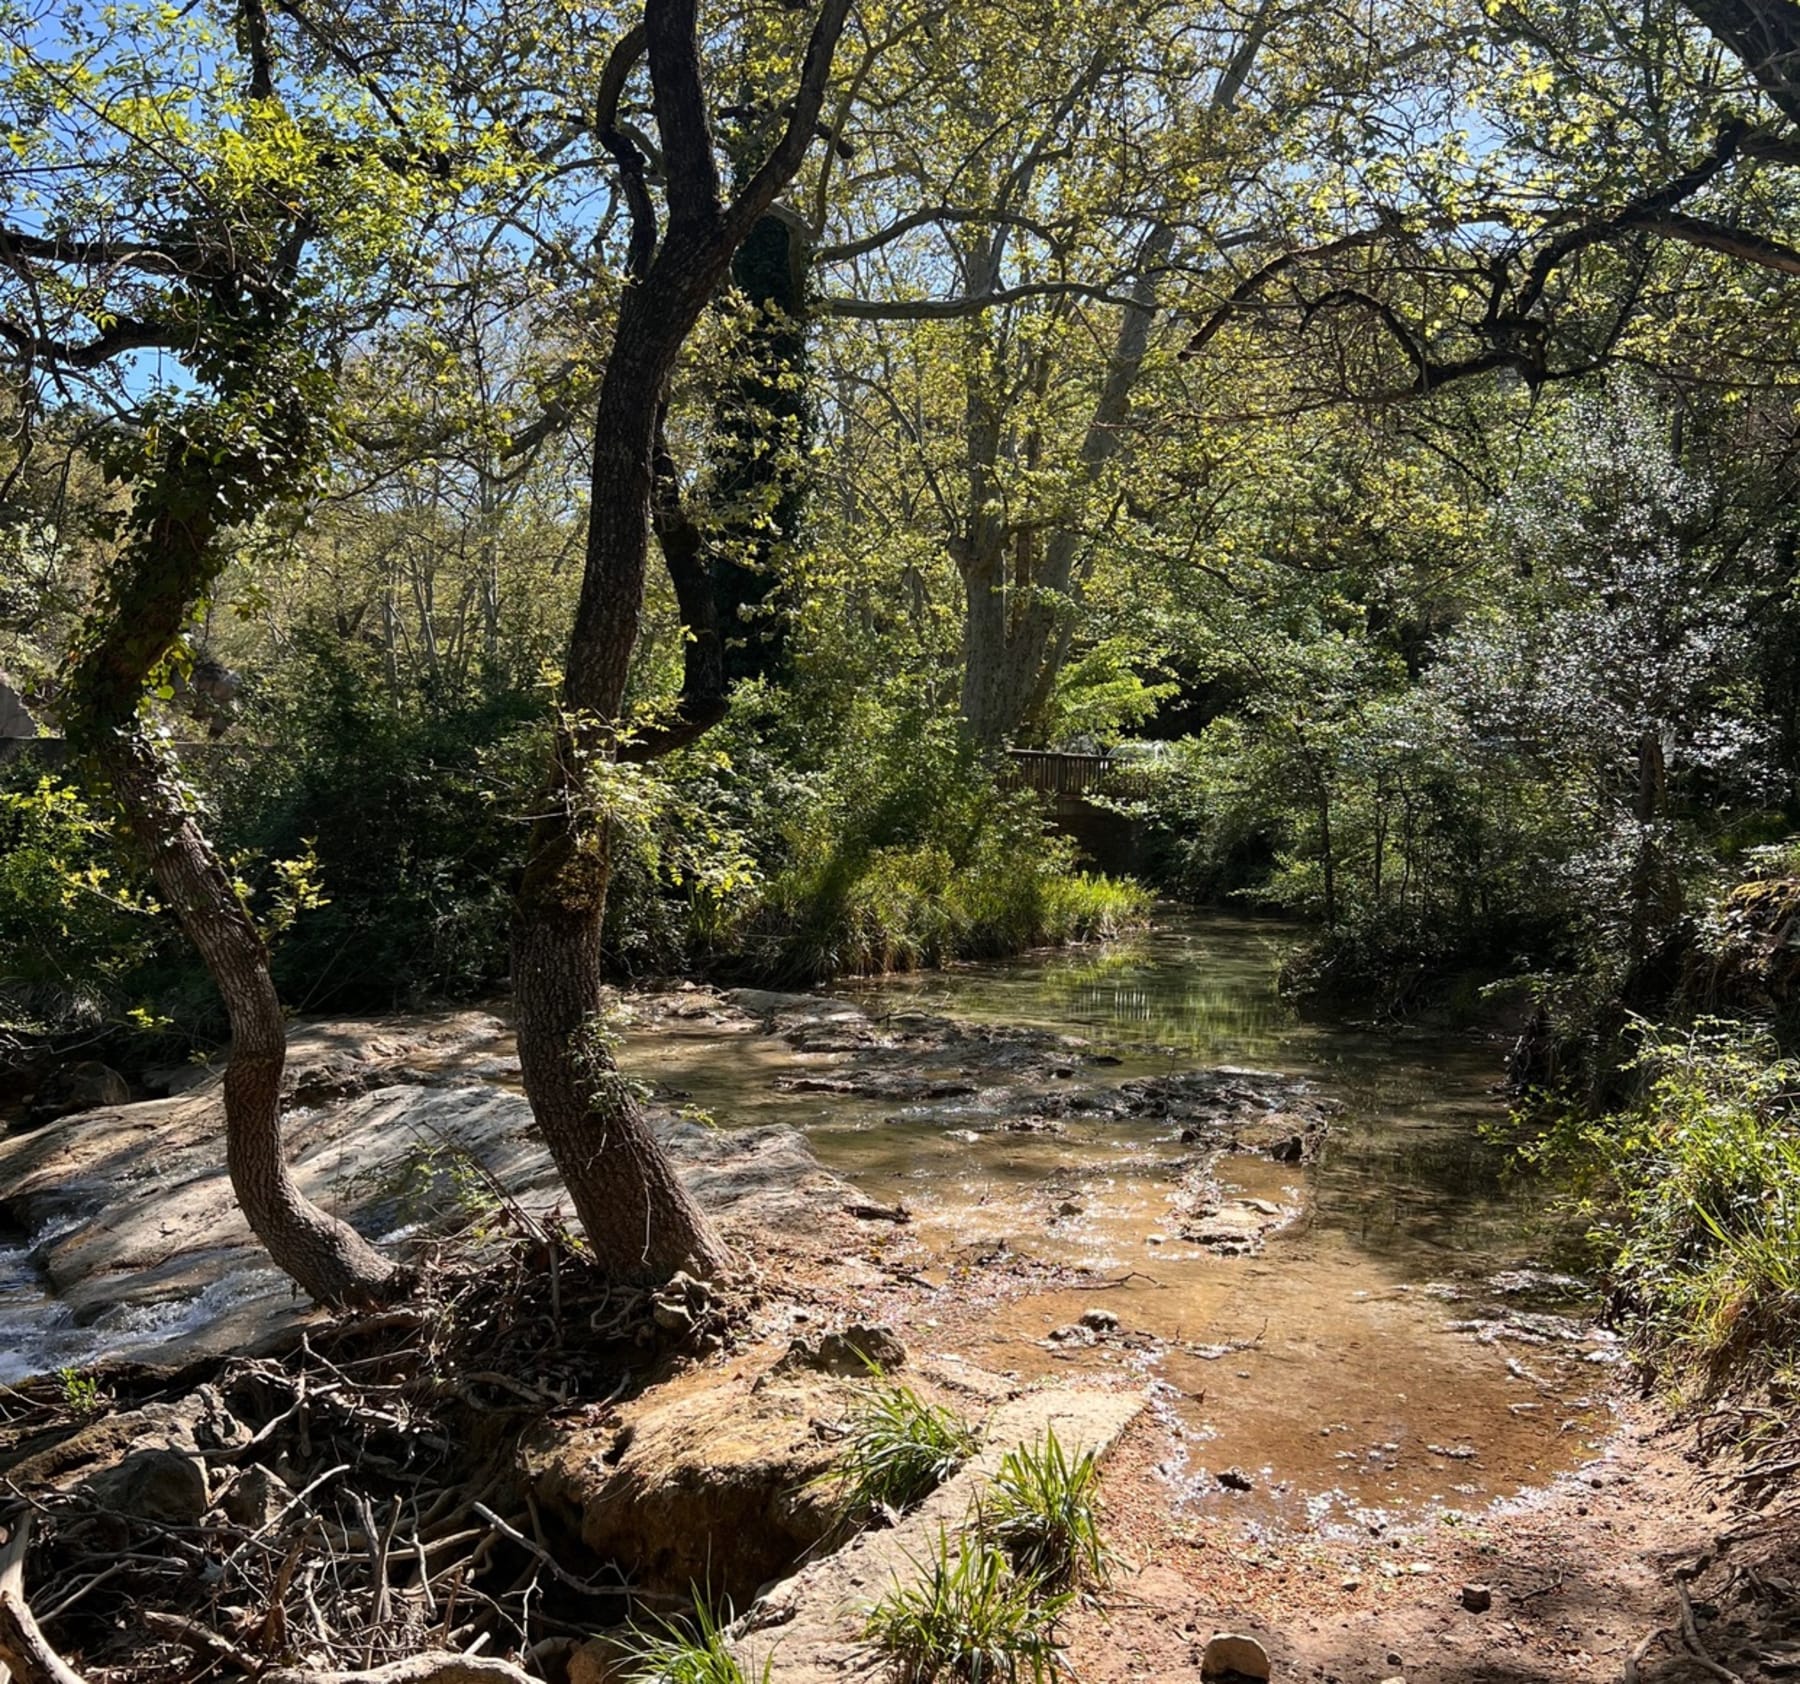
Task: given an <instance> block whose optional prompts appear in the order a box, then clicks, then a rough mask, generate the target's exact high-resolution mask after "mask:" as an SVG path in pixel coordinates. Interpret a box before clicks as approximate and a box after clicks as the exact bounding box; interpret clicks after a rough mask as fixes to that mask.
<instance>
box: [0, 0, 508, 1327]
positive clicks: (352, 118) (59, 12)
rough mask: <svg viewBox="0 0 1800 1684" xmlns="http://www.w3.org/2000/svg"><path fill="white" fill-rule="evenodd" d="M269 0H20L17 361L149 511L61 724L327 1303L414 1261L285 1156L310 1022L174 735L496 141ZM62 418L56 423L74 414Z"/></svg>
mask: <svg viewBox="0 0 1800 1684" xmlns="http://www.w3.org/2000/svg"><path fill="white" fill-rule="evenodd" d="M293 36H294V30H293V28H292V26H291V25H288V26H286V27H285V29H284V28H282V27H278V26H277V23H276V21H275V20H274V19H272V18H271V17H270V15H269V14H268V13H267V12H266V11H265V10H264V8H263V6H262V5H261V3H260V0H243V3H242V4H240V5H237V6H212V5H200V6H195V7H189V8H187V9H185V10H183V11H181V12H179V13H177V12H176V11H175V10H174V9H173V8H169V7H157V6H145V7H129V6H125V7H107V8H104V9H102V8H98V7H93V8H89V7H81V6H77V7H64V8H50V7H43V8H38V9H34V8H30V7H27V6H24V5H19V4H10V3H9V4H8V5H6V6H5V7H4V8H0V42H3V43H4V48H3V50H4V54H5V57H4V61H3V70H0V129H3V130H4V134H5V139H6V144H7V146H8V148H9V150H10V159H9V165H10V167H9V168H8V170H7V171H6V172H5V175H4V178H3V184H0V359H4V365H5V366H4V372H5V376H6V378H7V380H8V382H9V384H11V385H12V386H13V388H14V389H15V390H16V391H17V392H19V393H20V394H21V410H20V427H21V430H22V433H23V434H24V436H25V437H26V439H27V440H28V441H29V440H30V439H31V438H32V437H33V435H35V434H37V433H39V432H40V431H48V432H50V433H53V434H54V436H56V437H57V438H58V439H60V440H63V441H67V440H70V439H74V440H76V441H78V443H79V446H80V448H81V449H83V450H84V451H86V452H87V453H88V454H89V455H90V456H92V457H96V458H98V459H99V460H100V461H101V462H102V463H103V464H104V466H105V468H106V471H107V472H108V474H109V475H110V476H111V477H112V478H113V479H114V480H115V481H116V482H117V483H118V484H119V486H120V487H121V488H122V490H123V493H124V497H123V500H122V503H121V505H120V506H119V507H118V508H117V509H116V511H115V512H114V515H113V519H112V521H111V523H110V551H111V554H110V561H109V562H108V564H107V565H106V567H105V569H104V572H103V575H102V577H101V579H100V581H99V586H98V590H97V593H96V595H95V597H94V598H93V600H92V602H91V604H90V606H89V607H88V609H87V611H86V613H85V616H84V618H83V620H82V623H81V625H80V629H79V632H78V635H77V639H76V643H75V647H74V649H73V651H72V653H71V655H70V657H69V660H68V664H67V667H66V670H65V671H64V673H63V675H62V681H61V684H60V689H59V693H58V696H57V699H56V711H57V714H58V717H59V719H60V722H61V724H62V726H63V729H64V731H65V733H66V735H67V737H68V739H69V741H70V743H71V745H72V746H73V747H74V748H75V749H76V750H77V751H78V752H79V754H80V755H81V757H82V760H83V762H84V763H85V764H86V765H87V766H89V767H90V768H91V769H92V771H93V773H94V776H95V779H96V781H97V782H98V783H99V784H100V785H101V786H103V788H104V790H105V791H106V792H107V793H108V794H109V795H110V796H111V798H112V799H113V800H114V801H115V802H116V803H117V807H118V810H119V812H120V813H121V815H122V817H123V821H124V824H125V827H126V829H127V831H128V832H129V834H130V836H131V838H132V840H133V841H134V842H135V844H136V846H137V848H138V850H139V851H140V852H141V854H142V856H143V857H144V860H145V862H146V863H147V864H148V866H149V869H150V871H151V874H152V876H153V877H154V879H155V882H156V885H157V889H158V891H159V893H160V895H161V897H162V899H163V900H164V902H165V903H166V904H167V905H168V906H169V907H170V908H172V909H173V911H174V912H175V914H176V916H177V917H178V918H179V919H180V921H181V924H182V927H183V929H184V930H185V931H186V933H187V935H188V937H189V939H190V940H191V941H192V942H193V944H194V946H195V947H196V948H197V949H198V951H199V953H200V955H201V957H202V958H203V959H204V961H205V963H206V966H207V969H208V970H209V972H210V973H211V975H212V978H213V980H214V982H215V983H216V984H217V986H218V989H219V992H220V994H221V995H222V996H223V999H224V1002H225V1005H226V1008H227V1011H228V1012H229V1014H230V1019H231V1028H232V1049H231V1057H230V1062H229V1064H228V1066H227V1069H226V1073H225V1079H224V1097H225V1112H226V1157H227V1162H228V1166H229V1169H230V1174H231V1179H232V1184H233V1186H234V1188H235V1190H236V1192H237V1195H238V1198H239V1200H240V1202H241V1204H242V1206H243V1208H244V1212H245V1214H246V1216H247V1217H248V1219H249V1221H250V1223H251V1226H252V1227H253V1228H254V1229H255V1231H256V1233H257V1234H258V1236H259V1237H260V1238H261V1239H262V1241H263V1242H264V1244H265V1245H266V1246H267V1247H268V1249H269V1252H270V1255H271V1256H272V1257H273V1258H274V1259H275V1261H276V1262H277V1263H279V1264H280V1265H281V1266H282V1267H283V1268H284V1269H286V1270H287V1271H288V1272H289V1273H290V1274H292V1275H293V1276H294V1278H295V1279H296V1280H297V1281H298V1282H299V1283H300V1284H301V1285H302V1286H303V1287H304V1288H305V1289H306V1290H307V1291H308V1292H310V1293H311V1294H312V1295H313V1296H315V1297H317V1298H319V1299H321V1300H323V1301H326V1302H333V1303H336V1302H346V1301H354V1300H360V1299H366V1298H369V1297H371V1296H374V1295H375V1294H377V1293H379V1292H380V1291H381V1290H382V1289H383V1288H384V1287H385V1286H386V1285H387V1283H388V1282H389V1280H390V1279H391V1277H392V1274H393V1267H392V1265H391V1264H390V1263H389V1262H388V1261H387V1260H385V1259H383V1258H382V1257H380V1256H378V1255H377V1254H376V1253H375V1252H374V1250H373V1249H371V1248H370V1247H369V1246H368V1245H367V1243H366V1242H364V1241H363V1240H362V1239H361V1238H360V1237H359V1236H358V1235H357V1234H356V1233H355V1232H354V1231H353V1230H351V1229H350V1228H349V1227H347V1226H346V1225H345V1224H344V1223H342V1222H340V1221H338V1220H337V1219H336V1218H334V1217H332V1216H330V1215H328V1214H327V1213H325V1212H324V1211H321V1210H319V1209H318V1208H317V1207H316V1206H314V1205H313V1204H312V1203H311V1202H310V1201H309V1200H308V1199H306V1198H305V1197H304V1195H303V1194H302V1193H301V1192H300V1190H299V1189H298V1187H297V1186H296V1185H295V1183H294V1181H293V1179H292V1177H291V1176H290V1174H289V1172H288V1170H287V1167H286V1165H285V1162H284V1161H283V1157H282V1151H281V1135H280V1084H281V1072H282V1066H283V1062H284V1057H285V1041H286V1035H285V1024H284V1020H283V1014H282V1009H281V1004H280V1001H279V1000H278V999H277V997H276V993H275V989H274V985H273V983H272V982H271V980H270V976H269V966H268V955H267V951H266V949H265V946H264V942H263V938H262V934H261V932H260V931H259V929H258V927H257V924H256V922H255V920H254V919H253V918H252V916H251V913H250V911H249V909H248V907H247V905H246V902H245V896H244V892H243V889H242V887H241V885H240V884H239V883H238V882H237V881H235V880H234V878H233V875H232V873H231V871H230V870H229V869H228V868H227V867H226V865H225V864H224V863H223V862H222V861H221V859H220V857H219V855H218V854H217V852H216V851H215V850H214V848H213V847H212V845H211V844H210V842H209V841H208V839H207V837H206V834H205V832H204V830H203V828H202V825H201V822H200V816H199V814H198V812H197V811H196V807H195V804H194V801H193V799H192V797H191V795H190V792H189V791H188V790H187V789H186V788H185V787H184V784H183V781H182V777H181V773H180V770H179V767H178V766H177V764H176V763H175V761H174V760H173V759H172V758H171V756H170V755H169V753H168V752H167V749H166V746H165V742H164V740H163V733H162V732H161V730H160V729H159V728H158V726H157V725H156V724H155V722H154V710H153V706H152V702H153V693H160V694H162V695H164V696H167V695H169V694H171V693H172V686H173V683H174V681H175V680H176V678H177V677H178V676H179V674H180V672H181V670H182V668H183V665H184V663H186V662H187V661H188V660H189V658H190V652H189V649H188V645H187V642H186V637H187V633H188V630H189V627H190V625H191V623H192V620H193V617H194V615H195V613H196V609H197V606H198V605H199V603H200V602H201V601H202V599H203V598H204V597H205V596H206V595H207V593H208V591H209V590H210V589H211V588H212V586H213V583H214V581H215V580H216V578H217V577H218V575H219V572H220V570H221V568H222V567H223V565H224V563H225V561H226V559H227V557H228V556H229V554H230V552H231V546H232V541H233V536H234V534H235V533H237V532H238V531H240V530H241V529H243V528H244V527H246V526H247V525H249V524H250V523H252V522H254V521H256V520H257V519H258V518H259V517H261V516H262V515H264V514H265V513H266V512H267V511H268V510H270V509H271V508H273V507H275V506H276V505H278V504H280V503H282V502H283V501H284V500H286V499H289V498H291V497H292V496H294V495H295V494H296V492H297V491H298V490H299V489H300V488H301V487H302V486H303V485H304V484H305V483H306V481H307V479H308V477H309V476H310V475H311V474H312V473H313V472H314V471H315V470H316V468H317V466H318V464H319V463H320V461H321V460H322V459H323V457H324V455H325V452H326V447H327V441H328V439H329V436H330V431H331V414H332V397H333V384H334V381H333V373H334V363H335V361H336V358H337V356H338V355H339V353H340V350H341V348H342V346H343V345H344V343H345V342H346V339H347V337H348V336H349V335H351V334H353V333H354V332H355V331H356V330H357V328H358V327H359V326H361V325H364V324H366V323H367V322H368V320H369V319H370V318H371V316H372V315H373V314H378V313H379V312H381V311H383V310H385V309H387V308H389V307H390V304H391V301H392V299H393V298H394V297H395V296H396V295H397V294H398V293H400V292H403V291H404V289H405V287H406V285H407V278H408V270H409V268H410V267H411V264H412V255H411V254H412V253H413V252H414V251H415V250H416V248H417V245H418V242H420V241H421V240H422V239H424V238H426V237H427V235H428V230H429V229H430V227H431V226H432V224H433V222H434V221H435V220H436V219H437V218H439V217H441V216H443V215H445V214H446V213H447V211H448V209H449V208H450V207H451V206H453V205H454V203H455V201H456V199H457V197H458V196H459V195H461V194H465V193H469V192H472V191H475V190H477V189H478V186H479V175H480V172H481V170H482V168H483V165H482V162H481V159H480V154H479V150H478V149H477V151H476V152H475V153H473V154H472V155H465V156H463V157H462V158H460V159H453V158H452V156H451V154H450V151H449V149H448V145H447V142H448V140H449V137H448V136H447V134H446V133H445V132H444V130H443V127H442V125H441V123H440V122H439V121H438V119H437V117H436V115H435V113H434V110H433V108H432V106H431V104H430V102H429V101H428V100H426V99H425V98H424V97H422V96H421V95H420V94H419V93H417V92H416V91H407V90H398V89H386V90H383V89H378V88H373V87H368V86H363V85H359V83H358V82H357V81H356V79H355V78H353V77H348V76H345V75H343V74H339V73H336V71H335V67H333V66H331V65H329V63H325V64H321V63H320V62H319V61H318V59H317V58H316V57H315V56H314V55H313V54H312V53H311V52H310V51H303V52H296V51H294V50H293V48H294V44H295V43H294V39H293ZM51 422H53V423H54V425H53V426H51V425H49V424H50V423H51Z"/></svg>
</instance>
